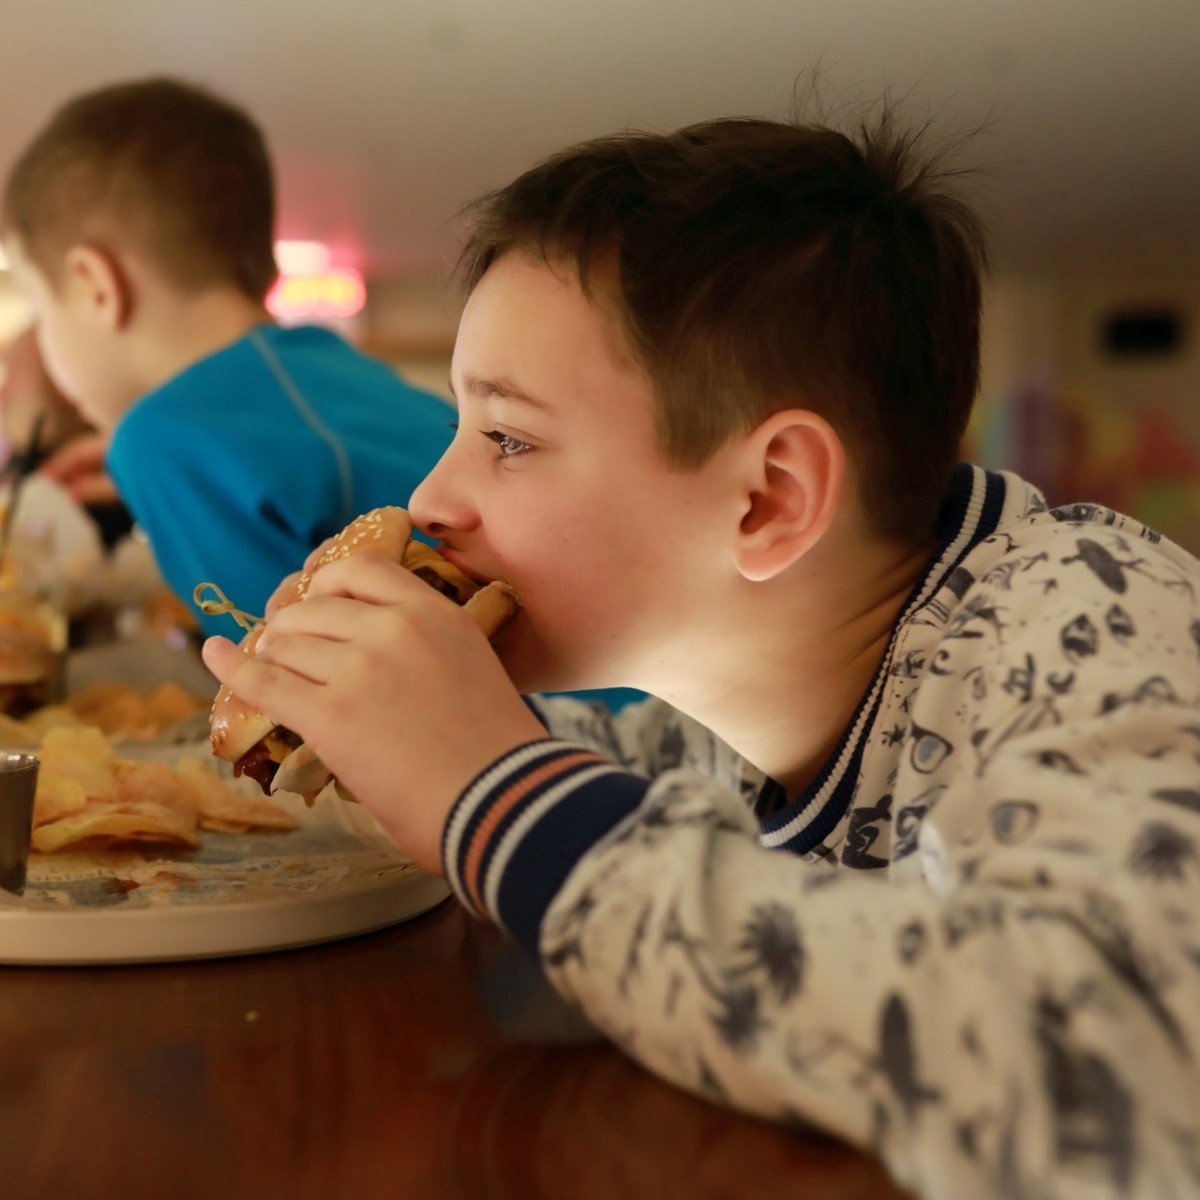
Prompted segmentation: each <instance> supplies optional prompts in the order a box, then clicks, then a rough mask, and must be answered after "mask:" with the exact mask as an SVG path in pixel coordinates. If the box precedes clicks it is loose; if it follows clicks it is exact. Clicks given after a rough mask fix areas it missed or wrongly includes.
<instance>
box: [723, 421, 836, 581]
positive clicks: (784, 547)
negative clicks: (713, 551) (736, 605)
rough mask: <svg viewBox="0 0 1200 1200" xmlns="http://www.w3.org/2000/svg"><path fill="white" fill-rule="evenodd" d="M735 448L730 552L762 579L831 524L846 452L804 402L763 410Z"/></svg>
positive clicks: (747, 573) (747, 575) (793, 559)
mask: <svg viewBox="0 0 1200 1200" xmlns="http://www.w3.org/2000/svg"><path fill="white" fill-rule="evenodd" d="M741 449H742V452H743V453H744V455H745V457H744V461H743V468H744V478H743V484H742V487H743V493H742V505H743V512H742V517H741V521H740V523H739V525H738V533H737V542H736V549H735V551H734V558H735V565H736V566H737V569H738V571H739V572H740V573H741V574H742V576H744V577H745V578H746V579H749V580H752V581H754V582H760V581H762V580H766V579H771V578H773V577H774V576H775V575H778V574H779V572H780V571H783V570H784V569H786V568H787V567H789V566H791V564H792V563H794V562H796V561H797V560H798V559H800V558H802V557H803V556H804V555H805V554H806V553H807V552H808V551H809V550H810V549H811V548H812V547H813V546H815V545H816V544H817V542H818V541H820V539H821V537H822V535H823V534H824V533H825V531H826V530H827V529H828V528H829V525H830V522H831V521H832V520H833V518H834V515H835V513H836V512H837V505H838V498H839V496H840V495H841V491H842V480H843V477H844V475H845V470H846V453H845V450H844V448H843V446H842V440H841V438H840V437H838V435H837V433H836V432H835V431H834V429H833V426H832V425H830V424H829V422H828V421H826V420H825V419H824V417H821V416H818V415H817V414H816V413H813V412H808V411H807V410H805V409H788V410H787V411H785V412H780V413H775V414H774V416H771V417H768V418H767V420H765V421H764V422H763V423H762V424H761V425H759V426H758V427H757V428H755V429H754V430H752V431H751V433H750V434H749V435H748V436H747V438H746V440H745V442H744V443H743V446H742V448H741Z"/></svg>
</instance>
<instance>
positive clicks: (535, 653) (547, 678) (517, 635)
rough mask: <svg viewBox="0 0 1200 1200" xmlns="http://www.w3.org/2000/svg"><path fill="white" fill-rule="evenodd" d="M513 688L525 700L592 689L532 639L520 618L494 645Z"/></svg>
mask: <svg viewBox="0 0 1200 1200" xmlns="http://www.w3.org/2000/svg"><path fill="white" fill-rule="evenodd" d="M492 645H493V647H494V648H495V651H496V653H497V655H498V656H499V658H500V662H501V663H502V664H503V665H504V669H505V671H506V672H507V673H508V677H509V679H510V680H511V681H512V685H513V687H515V688H516V689H517V691H518V692H520V693H521V694H522V695H523V696H528V695H531V694H532V693H534V692H570V691H577V690H580V689H583V688H587V687H589V686H591V685H589V684H587V683H581V682H578V678H577V677H578V672H576V671H571V670H567V669H564V668H565V664H562V663H558V662H555V661H554V660H553V657H552V656H551V655H549V654H547V653H546V648H545V647H544V646H542V645H541V644H540V642H538V640H537V639H536V638H534V637H532V636H530V631H529V627H528V623H527V622H526V621H523V620H521V616H520V615H518V617H517V618H516V620H514V621H513V622H512V625H511V627H510V628H507V629H504V630H502V631H501V633H500V634H498V635H497V636H496V637H495V638H494V639H493V642H492Z"/></svg>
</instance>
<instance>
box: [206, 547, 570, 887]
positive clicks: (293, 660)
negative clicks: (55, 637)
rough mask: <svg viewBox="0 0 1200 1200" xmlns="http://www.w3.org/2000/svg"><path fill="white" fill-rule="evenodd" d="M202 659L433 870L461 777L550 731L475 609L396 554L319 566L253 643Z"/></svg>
mask: <svg viewBox="0 0 1200 1200" xmlns="http://www.w3.org/2000/svg"><path fill="white" fill-rule="evenodd" d="M204 661H205V662H206V663H207V664H208V666H209V668H210V669H211V670H212V672H213V674H215V675H216V676H217V678H218V679H220V680H221V682H222V683H226V684H228V685H229V686H230V687H231V688H232V690H233V691H234V692H235V693H236V694H237V695H238V696H240V697H241V698H242V699H243V700H245V701H246V702H247V703H249V704H252V705H255V706H256V707H258V708H260V709H262V710H263V711H264V712H267V713H270V715H271V717H272V719H273V720H275V721H277V722H278V723H279V724H282V725H286V726H287V727H288V728H289V729H292V730H294V731H295V732H296V733H297V734H299V735H300V737H302V738H303V739H304V741H305V742H307V743H308V744H309V746H310V747H311V748H312V749H313V750H314V751H315V752H316V753H317V754H318V755H319V756H320V758H321V759H322V761H323V762H324V763H325V765H326V766H327V767H329V769H330V770H331V771H332V772H333V773H334V775H335V776H336V777H337V778H338V779H339V780H341V782H342V783H343V784H344V785H345V786H346V787H347V788H349V789H350V791H351V792H353V793H354V795H355V796H357V797H358V799H359V800H360V801H361V802H362V803H363V804H365V805H366V806H367V807H368V808H369V809H370V810H371V811H372V812H373V813H374V814H375V816H376V817H377V818H378V819H379V820H380V822H381V823H382V824H383V826H384V828H385V829H387V831H388V832H389V833H390V834H391V835H392V836H393V837H394V838H395V839H396V841H397V842H399V844H400V845H401V846H402V847H404V849H405V850H407V851H408V853H409V854H411V855H412V857H413V858H414V859H415V860H416V862H417V863H419V864H420V865H421V866H422V867H424V868H425V869H426V870H428V871H435V872H440V871H441V853H440V843H441V835H442V827H443V825H444V824H445V821H446V817H447V815H448V814H449V811H450V808H451V807H452V805H453V804H454V801H455V800H456V799H457V797H458V795H459V793H460V792H461V791H462V790H463V788H464V787H466V785H467V784H468V783H470V781H471V780H472V779H473V778H474V777H475V776H476V775H477V774H478V773H479V772H480V771H481V770H483V769H484V768H485V767H487V766H488V765H489V764H490V763H492V762H493V761H494V760H495V759H496V758H498V757H499V756H500V755H502V754H503V753H505V752H506V751H508V750H510V749H512V748H513V747H515V746H518V745H521V744H523V743H525V742H528V741H533V740H536V739H538V738H542V737H545V736H546V731H545V729H544V728H543V727H542V725H541V724H540V723H539V722H538V720H537V719H536V718H535V717H534V716H533V714H532V713H531V712H530V711H529V709H528V708H527V707H526V705H525V703H524V701H522V699H521V698H520V696H519V695H518V694H517V692H516V690H515V689H514V688H513V686H512V684H511V683H510V682H509V679H508V676H507V675H506V674H505V672H504V668H503V666H501V664H500V660H499V659H498V658H497V657H496V654H495V652H494V651H493V650H492V648H491V646H490V645H489V644H488V642H487V640H486V639H485V638H484V636H483V634H482V633H481V632H480V631H479V629H478V628H477V627H476V625H475V624H474V622H473V621H472V620H471V619H470V618H469V617H468V616H467V615H466V614H465V613H464V612H463V611H462V610H461V609H460V608H458V607H457V606H456V605H454V604H453V603H452V602H451V601H449V600H447V599H446V598H445V597H444V596H441V595H439V594H438V593H437V592H436V591H434V589H433V588H431V587H429V586H428V585H427V584H425V583H423V582H422V581H421V580H420V579H417V578H416V576H414V575H413V574H411V573H410V572H409V571H406V570H405V569H404V568H403V567H401V566H399V565H398V564H397V563H394V562H389V561H388V560H386V559H383V558H380V557H379V556H377V555H374V554H369V553H362V554H356V555H353V556H351V557H350V558H346V559H342V560H341V561H339V562H335V563H332V564H330V565H329V566H326V567H323V568H322V569H321V570H320V572H318V573H317V574H316V575H314V576H313V581H312V584H311V585H310V587H309V591H308V596H307V598H306V599H305V600H304V601H303V603H301V604H293V605H290V606H289V607H287V608H284V609H282V610H280V611H279V612H278V613H277V614H276V615H275V616H274V617H273V618H272V619H271V621H270V623H269V624H268V625H267V626H266V627H265V629H264V631H263V634H262V636H261V638H260V641H259V646H258V651H257V653H255V654H253V655H245V654H243V653H242V652H241V651H239V650H238V649H237V648H236V647H235V646H234V645H233V643H231V642H229V641H226V640H225V639H224V638H210V639H209V641H208V642H207V643H206V644H205V647H204Z"/></svg>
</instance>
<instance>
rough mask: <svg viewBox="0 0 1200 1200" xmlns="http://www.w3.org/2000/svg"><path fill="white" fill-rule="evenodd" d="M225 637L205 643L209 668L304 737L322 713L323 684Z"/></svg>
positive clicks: (239, 694)
mask: <svg viewBox="0 0 1200 1200" xmlns="http://www.w3.org/2000/svg"><path fill="white" fill-rule="evenodd" d="M224 641H225V639H224V638H209V640H208V642H206V643H205V646H204V661H205V663H206V665H207V666H208V669H209V670H210V671H212V673H213V674H214V675H216V677H217V678H218V679H219V680H220V681H221V682H222V683H223V684H224V685H225V686H226V687H228V688H229V690H230V691H231V692H233V694H234V695H235V696H237V697H239V698H240V699H241V700H243V701H245V702H246V703H247V704H249V705H250V706H251V707H252V708H257V709H258V710H259V711H260V712H265V713H270V715H271V719H272V720H274V721H275V722H276V724H279V725H286V726H287V727H288V728H289V729H294V730H295V731H296V732H297V733H298V734H300V735H301V736H302V737H303V736H304V735H305V733H306V732H307V730H308V729H310V728H311V727H312V726H313V725H314V724H316V720H315V717H314V714H317V713H319V712H320V702H321V697H322V695H323V694H324V692H325V688H324V686H323V685H321V684H319V683H313V682H312V681H311V680H310V679H306V678H305V677H304V676H302V675H297V674H296V673H295V672H294V671H291V670H289V669H288V668H287V667H285V666H283V665H281V664H279V663H275V662H271V661H269V659H268V658H267V657H266V656H265V655H260V654H243V653H242V652H241V651H240V650H238V649H237V648H236V647H235V646H233V644H232V643H231V642H225V645H224V646H221V645H219V643H221V642H224Z"/></svg>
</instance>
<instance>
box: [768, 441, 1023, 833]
mask: <svg viewBox="0 0 1200 1200" xmlns="http://www.w3.org/2000/svg"><path fill="white" fill-rule="evenodd" d="M1005 491H1006V489H1005V483H1004V480H1003V478H1001V476H999V475H997V474H994V473H993V472H990V471H985V470H983V468H982V467H975V466H972V465H970V464H969V463H960V464H959V466H958V467H956V468H955V471H954V476H953V480H952V482H951V488H950V495H949V497H948V499H947V500H946V502H945V504H944V505H943V507H942V511H941V514H940V515H939V517H938V523H937V527H936V529H935V534H936V537H937V548H936V550H935V551H934V553H933V555H932V556H931V557H930V559H929V563H928V565H927V566H926V567H925V570H924V571H923V572H922V573H921V576H920V578H918V580H917V582H916V583H915V585H914V586H913V589H912V591H911V592H909V594H908V598H907V600H905V602H904V604H903V606H902V607H901V609H900V612H899V615H898V616H897V618H896V621H895V623H894V624H893V626H892V634H891V637H890V638H889V639H888V646H887V650H886V651H885V652H884V655H883V658H882V660H881V661H880V664H879V666H878V668H877V669H876V671H875V675H874V676H873V678H872V679H871V682H870V684H869V685H868V686H867V689H866V691H865V692H864V693H863V695H862V698H861V699H860V700H859V702H858V706H857V707H856V708H855V710H854V716H853V717H851V719H850V723H849V724H848V725H847V726H846V728H845V729H844V730H843V732H842V736H841V738H840V739H839V740H838V743H837V745H836V746H835V747H834V749H833V752H832V753H831V754H830V756H829V757H828V759H826V761H825V765H824V766H823V767H822V768H821V770H820V771H819V772H818V773H817V775H816V777H815V778H814V779H813V781H812V782H811V783H810V784H809V785H808V786H807V787H806V788H805V789H804V790H803V791H802V792H801V793H800V794H799V795H798V796H797V797H796V798H795V799H794V800H792V801H790V802H789V801H788V799H787V796H786V794H785V793H784V790H783V788H782V787H781V785H780V784H778V783H777V782H776V781H775V780H773V779H768V780H767V782H766V783H765V784H764V785H763V788H762V790H761V791H760V793H759V796H758V800H757V802H756V804H755V812H756V813H757V814H758V816H759V819H760V828H761V838H762V841H763V844H764V845H767V846H771V847H774V848H779V849H785V850H790V851H792V852H793V853H796V854H805V853H807V852H808V851H810V850H813V849H814V848H816V847H817V846H819V845H820V844H821V842H822V840H823V839H824V838H825V837H826V836H827V835H828V834H829V833H830V832H831V831H832V830H833V828H834V826H836V825H837V823H838V822H839V821H840V820H841V819H842V816H843V815H844V813H845V811H846V809H847V807H848V806H849V804H850V800H851V798H852V796H853V795H854V788H855V786H856V784H857V782H858V777H859V772H860V770H861V767H862V758H863V751H864V749H865V748H866V746H867V745H868V743H869V741H870V738H871V733H872V730H873V727H874V723H875V718H876V716H877V714H878V712H879V704H880V700H881V698H882V696H883V684H884V681H885V680H886V678H887V674H888V668H889V666H890V665H891V659H892V653H893V650H894V647H895V644H896V633H897V630H899V629H900V627H901V626H902V625H903V624H904V622H905V621H906V620H907V619H908V618H909V617H910V616H911V615H912V614H913V612H915V611H916V610H917V609H918V608H920V607H921V606H922V605H925V604H927V603H928V602H929V601H930V600H931V599H932V598H933V597H934V596H936V595H937V593H938V592H939V591H940V590H941V589H942V587H943V586H944V585H945V583H946V581H947V580H948V579H949V578H950V576H951V575H952V574H953V573H954V571H955V569H956V568H957V567H958V565H959V564H960V563H961V562H962V560H963V559H964V558H965V557H966V556H967V555H968V554H969V553H970V552H971V551H972V550H973V549H974V548H975V547H976V546H978V545H979V543H980V542H982V541H984V540H985V539H986V538H989V537H991V535H992V534H993V533H994V532H995V530H996V526H997V525H998V524H999V521H1000V514H1001V511H1002V510H1003V508H1004V499H1005Z"/></svg>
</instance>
